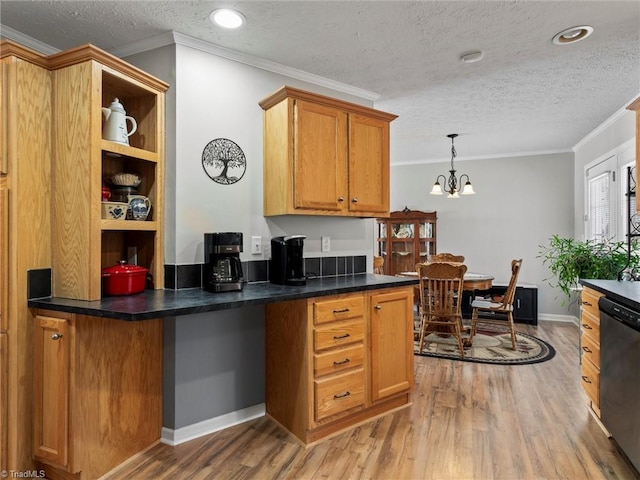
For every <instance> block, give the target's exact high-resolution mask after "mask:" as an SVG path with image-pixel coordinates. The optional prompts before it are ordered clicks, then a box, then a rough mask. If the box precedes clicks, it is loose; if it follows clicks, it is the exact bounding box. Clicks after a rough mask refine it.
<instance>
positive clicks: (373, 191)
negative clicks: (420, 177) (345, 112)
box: [348, 114, 389, 213]
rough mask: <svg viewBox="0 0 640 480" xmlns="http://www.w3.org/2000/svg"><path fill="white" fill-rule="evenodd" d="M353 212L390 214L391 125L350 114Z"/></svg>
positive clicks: (375, 119)
mask: <svg viewBox="0 0 640 480" xmlns="http://www.w3.org/2000/svg"><path fill="white" fill-rule="evenodd" d="M348 200H349V211H350V212H354V213H357V212H366V213H387V212H389V123H388V122H386V121H384V120H379V119H377V118H369V117H366V116H364V115H356V114H351V115H349V199H348Z"/></svg>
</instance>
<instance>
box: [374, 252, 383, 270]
mask: <svg viewBox="0 0 640 480" xmlns="http://www.w3.org/2000/svg"><path fill="white" fill-rule="evenodd" d="M373 273H375V274H378V275H384V257H379V256H377V255H374V257H373Z"/></svg>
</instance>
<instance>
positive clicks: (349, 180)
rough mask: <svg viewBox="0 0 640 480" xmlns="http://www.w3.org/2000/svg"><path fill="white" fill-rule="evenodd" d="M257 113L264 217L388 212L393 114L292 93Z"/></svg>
mask: <svg viewBox="0 0 640 480" xmlns="http://www.w3.org/2000/svg"><path fill="white" fill-rule="evenodd" d="M260 106H261V107H262V108H263V109H264V111H265V112H264V215H265V216H272V215H337V216H357V217H376V216H385V215H388V214H389V123H390V122H391V121H392V120H393V119H395V118H396V115H392V114H389V113H385V112H381V111H378V110H374V109H371V108H368V107H364V106H362V105H357V104H352V103H348V102H344V101H341V100H336V99H333V98H330V97H325V96H323V95H317V94H314V93H310V92H305V91H303V90H298V89H294V88H291V87H282V88H281V89H280V90H278V91H277V92H275V93H274V94H272V95H271V96H269V97H267V98H265V99H264V100H262V101H261V102H260Z"/></svg>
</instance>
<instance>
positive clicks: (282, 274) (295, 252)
mask: <svg viewBox="0 0 640 480" xmlns="http://www.w3.org/2000/svg"><path fill="white" fill-rule="evenodd" d="M305 238H306V237H305V236H304V235H289V236H287V237H273V238H272V239H271V263H270V265H269V280H270V281H271V283H277V284H278V285H305V284H306V283H307V278H306V277H305V274H304V259H303V258H302V250H303V247H304V239H305Z"/></svg>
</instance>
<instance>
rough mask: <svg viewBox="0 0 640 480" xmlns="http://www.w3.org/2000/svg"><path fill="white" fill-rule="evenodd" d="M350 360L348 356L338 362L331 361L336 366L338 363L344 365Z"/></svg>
mask: <svg viewBox="0 0 640 480" xmlns="http://www.w3.org/2000/svg"><path fill="white" fill-rule="evenodd" d="M350 361H351V360H349V359H348V358H345V359H344V360H340V361H339V362H333V364H334V365H335V366H336V367H337V366H340V365H344V364H346V363H349V362H350Z"/></svg>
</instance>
